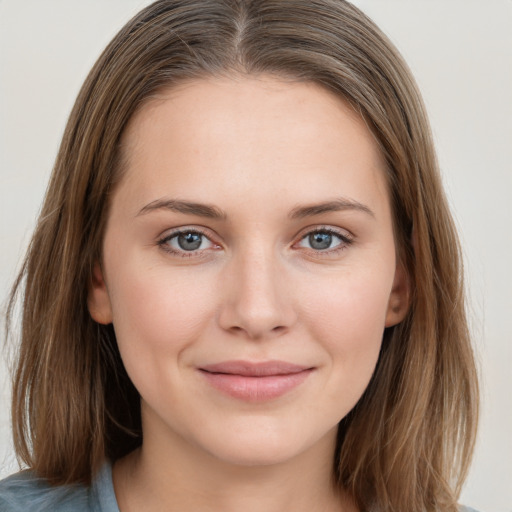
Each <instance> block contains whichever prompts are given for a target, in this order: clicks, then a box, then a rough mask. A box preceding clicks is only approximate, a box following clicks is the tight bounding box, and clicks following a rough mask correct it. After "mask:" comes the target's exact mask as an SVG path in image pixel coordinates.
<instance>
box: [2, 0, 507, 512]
mask: <svg viewBox="0 0 512 512" xmlns="http://www.w3.org/2000/svg"><path fill="white" fill-rule="evenodd" d="M148 3H149V2H147V1H143V0H87V2H84V1H78V0H45V1H40V0H0V244H1V246H0V247H1V250H0V300H2V301H4V300H5V297H6V294H7V290H8V287H9V286H10V284H11V282H12V280H13V278H14V275H15V272H16V269H17V268H18V266H19V261H20V258H21V256H22V254H23V252H24V249H25V247H26V245H27V243H28V240H29V237H30V233H31V231H32V229H33V226H34V221H35V218H36V215H37V212H38V208H39V206H40V203H41V200H42V196H43V193H44V190H45V187H46V182H47V179H48V176H49V172H50V170H51V167H52V163H53V159H54V157H55V154H56V151H57V147H58V144H59V141H60V137H61V135H62V132H63V129H64V124H65V121H66V118H67V115H68V113H69V111H70V109H71V106H72V104H73V102H74V99H75V96H76V94H77V92H78V89H79V87H80V85H81V83H82V81H83V79H84V78H85V75H86V73H87V72H88V70H89V68H90V67H91V66H92V64H93V63H94V61H95V60H96V58H97V56H98V55H99V53H100V52H101V50H102V49H103V47H104V46H105V45H106V44H107V43H108V41H109V40H110V39H111V38H112V36H113V35H114V34H115V33H116V32H117V30H118V29H119V28H120V27H121V26H122V25H123V24H124V23H125V22H126V21H127V20H128V19H129V18H130V17H131V16H132V15H133V14H134V13H135V12H137V11H138V10H139V8H140V7H142V6H144V5H146V4H148ZM355 3H356V5H358V6H359V7H361V8H362V9H363V10H364V11H365V12H367V13H368V14H369V15H370V16H371V17H373V19H374V20H375V21H376V22H377V23H378V24H379V25H380V26H381V27H382V28H383V29H384V31H385V32H386V33H388V35H389V36H390V37H391V39H392V40H393V41H394V42H395V44H396V45H397V46H398V48H399V49H400V50H401V51H402V53H403V54H404V56H405V57H406V60H407V61H408V62H409V64H410V66H411V68H412V70H413V72H414V74H415V76H416V78H417V80H418V82H419V84H420V87H421V89H422V91H423V93H424V98H425V101H426V104H427V108H428V110H429V113H430V116H431V121H432V126H433V131H434V135H435V139H436V143H437V147H438V152H439V158H440V163H441V167H442V170H443V173H444V179H445V184H446V187H447V190H448V194H449V197H450V201H451V204H452V207H453V211H454V214H455V217H456V220H457V223H458V225H459V228H460V231H461V236H462V241H463V245H464V250H465V257H466V268H467V274H468V285H469V286H468V288H469V297H470V301H469V306H470V315H471V322H472V331H473V334H474V338H475V345H476V348H477V351H478V355H479V356H478V357H479V364H480V368H481V374H482V386H483V392H482V395H483V411H482V419H481V430H480V435H479V442H478V446H477V451H476V456H475V460H474V464H473V468H472V472H471V474H470V476H469V479H468V482H467V484H466V487H465V489H464V492H463V496H462V501H463V502H464V503H467V504H470V505H471V506H473V507H475V508H478V509H480V511H481V512H506V511H509V512H510V511H512V441H511V439H512V370H511V366H512V323H511V320H510V318H511V316H512V272H511V269H510V268H511V265H512V235H511V232H512V208H511V203H512V201H511V197H510V196H511V195H512V169H511V162H512V0H485V1H482V0H480V1H477V0H359V1H357V2H355ZM2 321H3V320H2ZM0 392H1V393H0V477H2V476H5V475H6V474H8V473H9V472H12V471H13V470H14V469H15V468H16V465H15V460H14V456H13V453H12V448H11V441H10V434H9V412H8V409H9V405H8V396H9V386H8V380H7V370H6V367H5V365H3V364H0Z"/></svg>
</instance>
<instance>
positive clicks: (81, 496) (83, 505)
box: [0, 463, 119, 512]
mask: <svg viewBox="0 0 512 512" xmlns="http://www.w3.org/2000/svg"><path fill="white" fill-rule="evenodd" d="M0 512H119V507H118V506H117V501H116V496H115V494H114V485H113V484H112V467H111V465H110V464H109V463H106V464H104V465H103V467H102V468H101V470H100V471H99V473H98V474H97V475H96V478H95V479H94V481H93V483H92V485H91V486H90V487H87V486H84V485H66V486H58V487H52V486H50V485H48V484H47V483H46V482H45V481H44V480H42V479H40V478H37V477H35V476H34V474H33V473H32V472H30V471H23V472H21V473H17V474H15V475H12V476H10V477H8V478H6V479H5V480H2V481H1V482H0Z"/></svg>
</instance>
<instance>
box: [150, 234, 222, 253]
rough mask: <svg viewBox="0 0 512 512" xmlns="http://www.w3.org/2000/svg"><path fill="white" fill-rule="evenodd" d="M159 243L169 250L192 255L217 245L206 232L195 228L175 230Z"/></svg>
mask: <svg viewBox="0 0 512 512" xmlns="http://www.w3.org/2000/svg"><path fill="white" fill-rule="evenodd" d="M158 245H160V246H161V247H162V248H163V249H164V250H166V251H168V252H171V253H174V254H181V255H185V253H191V254H190V255H192V254H193V253H197V252H200V251H203V250H207V249H211V248H213V247H216V245H215V244H214V243H213V242H212V241H211V240H210V239H209V238H208V237H207V236H206V235H205V234H204V233H201V232H200V231H197V230H194V229H187V230H182V231H175V232H173V233H171V234H170V235H167V236H166V237H164V238H162V240H159V241H158Z"/></svg>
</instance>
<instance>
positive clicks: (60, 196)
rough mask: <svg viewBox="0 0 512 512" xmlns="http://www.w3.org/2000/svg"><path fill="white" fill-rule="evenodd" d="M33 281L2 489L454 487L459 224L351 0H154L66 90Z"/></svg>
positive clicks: (395, 68) (325, 499) (375, 495)
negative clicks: (22, 467) (23, 469)
mask: <svg viewBox="0 0 512 512" xmlns="http://www.w3.org/2000/svg"><path fill="white" fill-rule="evenodd" d="M22 287H23V289H24V296H23V325H22V332H21V345H20V352H19V363H18V367H17V372H16V375H15V383H14V394H13V426H14V439H15V445H16V450H17V453H18V455H19V456H20V458H21V460H23V461H24V462H25V463H26V464H27V466H28V467H29V468H30V469H31V471H30V472H27V473H22V474H20V475H15V476H13V477H11V478H10V479H8V480H6V481H4V482H3V483H2V484H1V486H0V500H3V503H2V502H1V501H0V503H2V505H4V504H5V507H9V508H7V510H11V509H12V510H18V509H19V510H22V509H23V510H26V509H30V510H37V509H38V508H37V507H39V509H41V510H59V507H60V509H61V510H69V509H70V507H73V508H72V509H73V510H94V509H95V507H96V508H101V507H102V508H101V509H102V510H121V511H122V512H126V511H129V510H141V509H143V510H160V509H171V510H172V509H176V510H232V509H233V510H234V509H237V510H239V509H243V510H265V511H269V510H270V511H272V510H283V509H290V510H292V509H293V510H299V511H300V510H344V511H352V510H360V511H363V510H369V511H373V510H443V511H444V510H446V511H452V510H457V496H458V494H459V491H460V486H461V484H462V482H463V480H464V476H465V474H466V471H467V468H468V464H469V459H470V455H471V451H472V448H473V443H474V435H475V425H476V415H477V381H476V374H475V369H474V362H473V356H472V351H471V346H470V342H469V336H468V332H467V325H466V320H465V315H464V304H463V296H462V283H461V275H460V256H459V249H458V243H457V238H456V234H455V231H454V228H453V224H452V221H451V217H450V214H449V211H448V208H447V205H446V200H445V198H444V194H443V192H442V188H441V184H440V179H439V176H438V171H437V168H436V162H435V154H434V150H433V145H432V141H431V138H430V134H429V128H428V122H427V119H426V116H425V114H424V110H423V107H422V103H421V99H420V97H419V94H418V92H417V90H416V87H415V85H414V82H413V80H412V78H411V76H410V73H409V71H408V70H407V68H406V66H405V65H404V64H403V62H402V60H401V58H400V57H399V55H398V53H397V51H396V50H395V49H394V48H393V47H392V45H391V44H390V43H389V42H388V41H387V40H386V38H385V37H384V36H383V35H382V33H381V32H380V31H379V30H378V29H377V28H376V27H375V25H373V23H372V22H371V21H370V20H369V19H368V18H366V17H365V16H364V15H363V14H362V13H361V12H360V11H358V10H357V9H356V8H354V7H353V6H352V5H350V4H348V3H346V2H342V1H332V0H331V1H314V2H311V1H307V2H306V1H298V0H293V1H286V2H283V1H274V2H272V1H259V2H235V1H224V2H221V1H211V2H210V1H201V2H192V1H182V2H177V1H159V2H156V3H155V4H153V5H151V6H150V7H148V8H146V9H144V10H143V11H142V12H141V13H140V14H139V15H137V16H136V17H135V18H134V19H133V20H132V21H131V22H129V23H128V24H127V25H126V26H125V27H124V28H123V29H122V30H121V32H120V33H119V34H118V35H117V36H116V37H115V38H114V40H113V41H112V42H111V44H110V45H109V46H108V47H107V49H106V50H105V52H104V53H103V55H102V56H101V57H100V59H99V60H98V62H97V63H96V65H95V66H94V68H93V70H92V71H91V73H90V75H89V77H88V78H87V80H86V83H85V84H84V86H83V88H82V91H81V92H80V95H79V97H78V99H77V102H76V104H75V108H74V110H73V112H72V114H71V117H70V120H69V123H68V126H67V129H66V132H65V135H64V138H63V142H62V146H61V149H60V151H59V155H58V157H57V162H56V165H55V169H54V173H53V176H52V179H51V182H50V186H49V189H48V193H47V197H46V200H45V204H44V207H43V211H42V213H41V217H40V221H39V224H38V227H37V229H36V232H35V234H34V237H33V240H32V243H31V246H30V249H29V253H28V255H27V258H26V261H25V265H24V268H23V270H22V272H21V274H20V277H19V278H18V281H17V283H16V286H15V290H14V292H13V296H12V301H11V308H12V307H14V304H15V299H16V293H17V292H18V291H20V290H21V289H22ZM11 311H12V309H11ZM79 507H82V508H81V509H80V508H79Z"/></svg>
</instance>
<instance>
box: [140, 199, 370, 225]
mask: <svg viewBox="0 0 512 512" xmlns="http://www.w3.org/2000/svg"><path fill="white" fill-rule="evenodd" d="M156 210H169V211H173V212H178V213H184V214H188V215H197V216H198V217H205V218H208V219H218V220H225V219H226V218H227V214H226V212H224V211H223V210H221V209H220V208H218V207H216V206H213V205H209V204H204V203H196V202H193V201H184V200H181V199H156V200H155V201H152V202H151V203H149V204H147V205H146V206H144V207H143V208H142V209H141V210H140V211H139V213H138V214H137V216H139V215H145V214H147V213H150V212H153V211H156ZM345 210H356V211H360V212H363V213H366V214H368V215H370V216H371V217H375V214H374V213H373V211H372V210H371V209H370V208H368V206H366V205H364V204H362V203H360V202H358V201H354V200H352V199H346V198H338V199H333V200H331V201H325V202H323V203H318V204H312V205H306V206H297V207H296V208H294V209H293V210H292V211H291V212H290V213H289V218H290V219H292V220H295V219H303V218H305V217H313V216H315V215H321V214H322V213H329V212H339V211H345Z"/></svg>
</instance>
